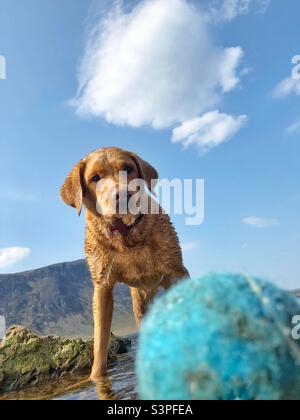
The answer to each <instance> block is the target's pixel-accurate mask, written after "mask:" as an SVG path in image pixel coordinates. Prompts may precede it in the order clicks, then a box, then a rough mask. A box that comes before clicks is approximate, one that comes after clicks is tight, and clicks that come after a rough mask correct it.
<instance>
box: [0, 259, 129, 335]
mask: <svg viewBox="0 0 300 420" xmlns="http://www.w3.org/2000/svg"><path fill="white" fill-rule="evenodd" d="M92 294H93V283H92V280H91V277H90V273H89V270H88V267H87V264H86V261H85V260H76V261H71V262H63V263H57V264H52V265H48V266H45V267H41V268H38V269H35V270H28V271H25V272H20V273H14V274H0V315H3V316H5V318H6V322H7V327H10V326H12V325H15V324H19V325H23V326H24V327H26V328H29V329H31V330H33V331H34V332H36V333H38V334H46V335H53V334H54V335H61V336H68V337H75V336H76V337H77V336H81V337H90V336H92V335H93V319H92ZM112 329H113V331H114V332H115V333H116V334H129V333H132V332H134V331H135V330H136V328H135V323H134V319H133V315H132V310H131V298H130V290H129V288H128V287H127V286H126V285H122V284H119V285H117V286H116V288H115V310H114V320H113V327H112Z"/></svg>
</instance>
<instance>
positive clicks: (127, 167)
mask: <svg viewBox="0 0 300 420" xmlns="http://www.w3.org/2000/svg"><path fill="white" fill-rule="evenodd" d="M124 171H125V172H127V173H128V174H131V172H132V171H133V167H132V166H130V165H125V166H124Z"/></svg>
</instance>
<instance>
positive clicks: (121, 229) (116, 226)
mask: <svg viewBox="0 0 300 420" xmlns="http://www.w3.org/2000/svg"><path fill="white" fill-rule="evenodd" d="M143 218H144V215H143V214H140V215H139V216H138V217H137V218H136V219H135V221H134V222H133V223H132V224H130V225H127V224H126V223H124V222H123V220H121V219H118V218H116V219H115V220H114V221H113V223H111V224H110V225H109V228H108V229H109V232H110V234H111V235H114V234H116V233H119V234H120V235H122V236H128V235H129V233H130V232H131V231H132V230H133V229H134V228H135V227H136V226H137V225H138V224H139V223H140V222H141V221H142V220H143Z"/></svg>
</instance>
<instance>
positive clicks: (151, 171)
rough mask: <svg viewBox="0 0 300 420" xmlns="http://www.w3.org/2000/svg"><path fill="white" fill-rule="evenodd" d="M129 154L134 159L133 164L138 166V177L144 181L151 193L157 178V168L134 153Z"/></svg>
mask: <svg viewBox="0 0 300 420" xmlns="http://www.w3.org/2000/svg"><path fill="white" fill-rule="evenodd" d="M130 156H131V157H132V159H133V160H134V161H135V164H136V166H137V168H138V172H139V177H140V178H141V179H144V180H145V181H146V183H147V186H148V188H149V190H150V191H151V192H152V193H153V192H154V188H155V186H156V184H157V181H158V178H159V175H158V172H157V170H156V169H155V168H153V166H152V165H150V163H148V162H146V161H145V160H143V159H141V158H140V157H139V156H137V155H136V154H134V153H131V154H130Z"/></svg>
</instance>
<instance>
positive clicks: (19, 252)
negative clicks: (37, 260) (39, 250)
mask: <svg viewBox="0 0 300 420" xmlns="http://www.w3.org/2000/svg"><path fill="white" fill-rule="evenodd" d="M30 252H31V250H30V249H29V248H19V247H14V248H3V249H0V269H2V268H5V267H8V266H10V265H14V264H16V263H17V262H19V261H21V260H23V259H24V258H26V257H28V256H29V254H30Z"/></svg>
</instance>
